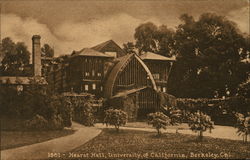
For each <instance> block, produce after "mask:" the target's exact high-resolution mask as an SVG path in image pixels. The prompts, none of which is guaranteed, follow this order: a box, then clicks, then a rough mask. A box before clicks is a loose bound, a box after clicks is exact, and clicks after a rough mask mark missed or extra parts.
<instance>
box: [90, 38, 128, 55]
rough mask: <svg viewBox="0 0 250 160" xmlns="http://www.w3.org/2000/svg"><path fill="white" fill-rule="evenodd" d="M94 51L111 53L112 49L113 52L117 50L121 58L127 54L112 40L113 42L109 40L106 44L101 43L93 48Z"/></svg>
mask: <svg viewBox="0 0 250 160" xmlns="http://www.w3.org/2000/svg"><path fill="white" fill-rule="evenodd" d="M91 48H92V49H94V50H96V51H99V52H103V53H104V52H106V51H108V52H109V51H110V49H111V50H112V51H113V50H116V52H118V54H119V57H121V56H124V55H125V52H124V50H123V49H122V48H121V47H120V46H119V45H118V44H117V43H115V42H114V41H113V40H112V39H111V40H108V41H106V42H103V43H100V44H98V45H96V46H94V47H91Z"/></svg>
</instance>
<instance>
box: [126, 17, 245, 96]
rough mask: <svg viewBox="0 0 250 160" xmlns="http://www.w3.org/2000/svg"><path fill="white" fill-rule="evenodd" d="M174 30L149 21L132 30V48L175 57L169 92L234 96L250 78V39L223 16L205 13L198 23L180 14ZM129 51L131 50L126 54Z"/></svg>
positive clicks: (181, 94) (184, 94) (180, 94)
mask: <svg viewBox="0 0 250 160" xmlns="http://www.w3.org/2000/svg"><path fill="white" fill-rule="evenodd" d="M180 20H181V21H182V23H181V24H180V25H179V26H178V27H177V29H176V31H174V30H172V29H170V28H167V27H166V26H165V25H162V26H156V25H155V24H153V23H151V22H148V23H144V24H141V25H139V26H138V27H137V28H136V29H135V34H134V38H135V49H134V48H133V45H132V44H131V45H130V47H129V45H126V47H124V48H125V49H126V50H130V49H131V48H133V50H138V51H139V54H143V52H148V51H149V52H154V53H156V54H161V55H164V56H167V57H169V56H173V55H175V56H176V57H177V61H176V62H175V63H174V65H173V67H172V70H171V76H170V77H169V81H168V82H169V83H168V92H169V93H170V94H172V95H175V96H177V97H182V98H186V97H188V98H214V97H217V98H218V97H223V96H235V95H236V94H237V93H238V91H237V88H238V85H239V84H241V83H242V82H245V81H246V79H247V78H248V76H249V69H248V68H249V66H250V64H249V63H246V62H244V60H245V59H246V58H247V57H249V53H250V48H249V36H245V35H243V34H242V33H241V32H240V31H239V29H238V28H237V26H236V24H235V23H234V22H232V21H230V20H228V19H227V18H226V17H223V16H219V15H216V14H214V13H204V14H202V15H201V16H200V17H199V19H198V20H195V19H194V18H193V17H192V16H190V15H187V14H183V15H182V16H181V17H180ZM129 52H130V51H129Z"/></svg>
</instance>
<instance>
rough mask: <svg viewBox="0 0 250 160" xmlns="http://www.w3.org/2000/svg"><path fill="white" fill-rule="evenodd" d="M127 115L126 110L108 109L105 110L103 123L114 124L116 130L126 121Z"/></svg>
mask: <svg viewBox="0 0 250 160" xmlns="http://www.w3.org/2000/svg"><path fill="white" fill-rule="evenodd" d="M127 120H128V115H127V113H126V112H124V111H122V110H120V109H108V110H106V111H105V118H104V123H105V124H106V125H107V126H108V125H114V126H115V129H116V131H117V132H119V127H120V126H123V125H125V124H126V123H127Z"/></svg>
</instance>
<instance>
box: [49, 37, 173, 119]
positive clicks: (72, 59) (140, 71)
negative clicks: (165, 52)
mask: <svg viewBox="0 0 250 160" xmlns="http://www.w3.org/2000/svg"><path fill="white" fill-rule="evenodd" d="M58 59H61V60H58V61H60V63H57V64H55V65H53V68H52V69H51V72H50V73H49V76H48V83H49V85H50V87H51V88H52V90H53V91H55V92H58V93H63V92H76V93H81V92H86V93H91V94H94V95H95V96H96V97H104V98H106V99H108V105H109V106H113V107H117V108H122V109H124V110H125V111H127V113H128V115H129V119H130V120H137V119H140V118H142V119H143V117H144V118H145V116H146V114H147V113H149V112H153V111H157V110H159V109H160V107H161V104H160V102H161V100H160V96H159V93H166V92H167V81H168V77H169V73H170V69H171V66H172V64H173V62H174V61H175V59H174V58H168V57H164V56H160V55H157V54H154V53H150V52H147V53H144V54H142V55H141V56H138V55H137V54H126V53H125V52H124V51H123V50H122V49H121V48H120V47H119V46H118V45H117V44H116V43H115V42H114V41H113V40H109V41H107V42H104V43H101V44H99V45H97V46H94V47H92V48H83V49H82V50H80V51H73V53H72V54H71V55H69V56H64V57H60V58H58Z"/></svg>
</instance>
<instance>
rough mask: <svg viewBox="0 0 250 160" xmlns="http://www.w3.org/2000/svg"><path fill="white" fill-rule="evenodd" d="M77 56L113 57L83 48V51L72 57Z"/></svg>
mask: <svg viewBox="0 0 250 160" xmlns="http://www.w3.org/2000/svg"><path fill="white" fill-rule="evenodd" d="M75 56H92V57H112V56H109V55H106V54H103V53H101V52H99V51H96V50H94V49H91V48H83V49H82V50H80V51H77V52H75V53H74V54H72V57H75Z"/></svg>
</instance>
